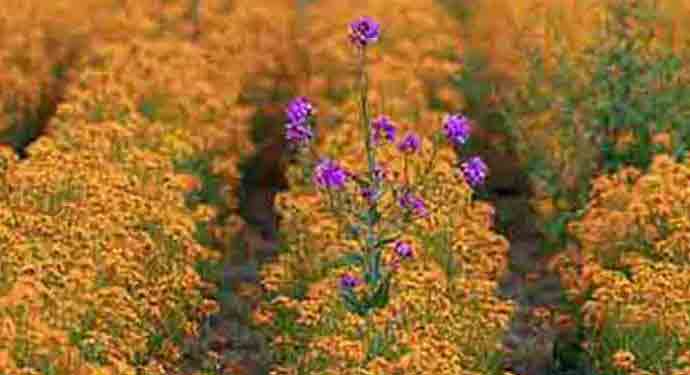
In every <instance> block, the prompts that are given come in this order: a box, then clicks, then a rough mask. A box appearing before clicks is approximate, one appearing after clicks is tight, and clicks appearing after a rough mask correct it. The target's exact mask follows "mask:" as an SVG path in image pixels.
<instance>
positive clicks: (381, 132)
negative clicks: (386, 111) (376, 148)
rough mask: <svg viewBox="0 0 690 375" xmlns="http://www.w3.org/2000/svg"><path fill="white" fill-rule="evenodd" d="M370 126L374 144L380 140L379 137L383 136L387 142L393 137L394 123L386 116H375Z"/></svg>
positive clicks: (391, 140)
mask: <svg viewBox="0 0 690 375" xmlns="http://www.w3.org/2000/svg"><path fill="white" fill-rule="evenodd" d="M371 128H372V130H373V132H372V134H371V137H372V142H373V144H375V145H378V144H379V143H380V142H381V138H385V139H386V140H388V141H389V142H393V140H394V139H395V125H394V124H393V122H392V121H391V120H390V118H388V116H379V117H377V118H375V119H374V121H372V123H371Z"/></svg>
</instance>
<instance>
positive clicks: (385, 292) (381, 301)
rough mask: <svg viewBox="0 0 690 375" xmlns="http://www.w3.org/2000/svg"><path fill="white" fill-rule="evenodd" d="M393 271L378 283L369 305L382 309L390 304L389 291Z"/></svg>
mask: <svg viewBox="0 0 690 375" xmlns="http://www.w3.org/2000/svg"><path fill="white" fill-rule="evenodd" d="M391 275H392V274H391V273H389V274H387V275H386V277H385V278H384V279H383V281H382V282H381V283H379V284H378V286H377V288H376V290H375V291H374V294H373V295H372V296H371V298H370V299H369V301H368V302H369V303H368V305H369V306H371V307H372V308H376V309H380V308H383V307H385V306H386V305H388V301H389V297H390V296H389V291H390V283H391Z"/></svg>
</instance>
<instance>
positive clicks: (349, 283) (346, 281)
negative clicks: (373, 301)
mask: <svg viewBox="0 0 690 375" xmlns="http://www.w3.org/2000/svg"><path fill="white" fill-rule="evenodd" d="M361 283H362V280H360V279H358V278H357V277H355V276H352V275H351V274H349V273H346V274H344V275H342V276H341V277H340V288H341V289H352V288H356V287H357V286H359V285H360V284H361Z"/></svg>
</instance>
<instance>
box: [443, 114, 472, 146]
mask: <svg viewBox="0 0 690 375" xmlns="http://www.w3.org/2000/svg"><path fill="white" fill-rule="evenodd" d="M470 131H471V126H470V120H469V119H468V118H467V117H465V116H461V115H448V116H446V118H445V119H444V120H443V133H444V134H445V135H446V138H448V140H449V141H450V142H452V143H453V144H455V145H458V146H460V145H464V144H465V143H466V142H467V139H469V137H470Z"/></svg>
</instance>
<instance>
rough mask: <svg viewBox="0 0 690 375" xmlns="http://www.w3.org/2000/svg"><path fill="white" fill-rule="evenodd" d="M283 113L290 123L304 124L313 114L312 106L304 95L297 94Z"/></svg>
mask: <svg viewBox="0 0 690 375" xmlns="http://www.w3.org/2000/svg"><path fill="white" fill-rule="evenodd" d="M285 114H286V115H287V118H288V122H289V123H290V124H293V125H297V124H304V123H306V122H307V120H309V117H311V116H312V115H313V114H314V106H313V105H312V104H311V103H310V102H309V100H307V98H306V97H304V96H299V97H297V98H295V99H293V100H292V101H291V102H290V103H288V105H287V107H286V108H285Z"/></svg>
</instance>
